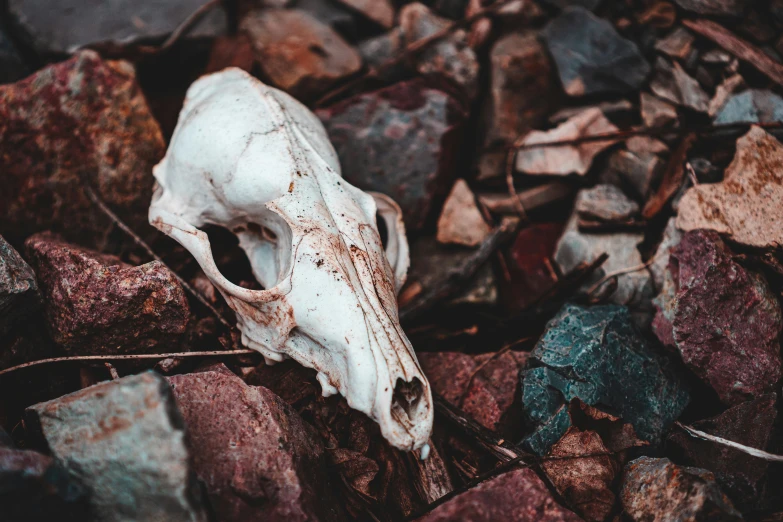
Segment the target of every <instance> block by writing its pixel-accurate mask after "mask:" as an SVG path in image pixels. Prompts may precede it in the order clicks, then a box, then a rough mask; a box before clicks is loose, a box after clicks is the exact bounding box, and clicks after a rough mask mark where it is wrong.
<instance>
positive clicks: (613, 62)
mask: <svg viewBox="0 0 783 522" xmlns="http://www.w3.org/2000/svg"><path fill="white" fill-rule="evenodd" d="M542 36H543V38H544V41H545V42H546V45H547V47H548V48H549V52H550V53H551V54H552V58H553V59H554V61H555V64H556V65H557V70H558V72H559V73H560V81H561V82H562V84H563V89H565V92H566V93H568V95H570V96H584V95H591V94H607V93H626V92H629V91H634V90H637V89H639V87H641V86H642V84H643V83H644V81H645V80H646V79H647V75H648V74H649V73H650V64H649V63H647V60H645V59H644V56H642V53H641V52H639V49H638V48H637V47H636V44H635V43H633V42H632V41H630V40H626V39H625V38H623V37H622V36H620V35H619V34H618V32H617V30H616V29H615V28H614V26H613V25H612V24H611V23H610V22H608V21H607V20H604V19H602V18H599V17H597V16H595V15H594V14H593V13H591V12H590V11H588V10H587V9H585V8H583V7H577V6H574V7H568V8H566V9H564V10H563V12H562V13H561V14H560V16H558V17H557V18H555V19H554V20H552V21H551V22H550V23H549V25H547V26H546V28H545V29H544V30H543V32H542ZM575 50H578V52H575Z"/></svg>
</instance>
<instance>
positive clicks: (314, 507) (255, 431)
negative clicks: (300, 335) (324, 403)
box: [168, 364, 345, 522]
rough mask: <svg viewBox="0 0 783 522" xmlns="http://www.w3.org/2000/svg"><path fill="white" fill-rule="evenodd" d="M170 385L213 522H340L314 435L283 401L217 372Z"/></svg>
mask: <svg viewBox="0 0 783 522" xmlns="http://www.w3.org/2000/svg"><path fill="white" fill-rule="evenodd" d="M168 382H169V384H170V385H171V389H172V391H173V394H174V397H175V398H176V401H177V404H178V406H179V410H180V412H181V413H182V416H183V418H184V420H185V424H186V425H187V427H188V443H187V444H188V448H189V449H190V452H191V454H192V455H193V469H194V471H195V472H196V475H197V476H198V477H199V479H201V481H202V482H203V483H204V484H205V485H206V489H207V493H208V495H209V498H210V504H211V506H212V509H213V510H214V512H215V515H216V516H217V519H219V520H221V521H223V522H232V521H235V522H245V521H247V522H251V521H254V520H257V521H269V522H273V521H291V522H296V521H306V520H320V521H328V520H334V521H338V520H345V514H344V513H343V512H342V510H341V508H340V507H339V504H338V502H337V500H336V498H335V497H334V495H333V493H332V489H331V486H330V484H329V479H328V474H327V470H326V460H325V456H324V448H323V445H322V443H321V439H320V437H319V435H318V433H317V432H316V431H315V430H314V429H313V428H312V427H311V426H310V425H308V424H307V423H305V422H304V421H303V420H302V418H301V417H299V415H298V414H297V413H296V412H295V411H293V410H292V409H291V408H290V407H289V406H288V404H286V403H285V402H283V400H282V399H280V397H278V396H277V395H275V394H274V393H272V392H271V391H269V390H268V389H266V388H264V387H261V386H248V385H247V384H245V382H244V381H243V380H242V379H240V378H239V377H237V376H236V375H235V374H233V373H232V372H231V371H230V370H229V369H228V368H226V367H225V366H224V365H222V364H218V365H214V366H211V367H209V368H206V369H204V370H202V371H198V372H196V373H190V374H184V375H175V376H173V377H169V378H168Z"/></svg>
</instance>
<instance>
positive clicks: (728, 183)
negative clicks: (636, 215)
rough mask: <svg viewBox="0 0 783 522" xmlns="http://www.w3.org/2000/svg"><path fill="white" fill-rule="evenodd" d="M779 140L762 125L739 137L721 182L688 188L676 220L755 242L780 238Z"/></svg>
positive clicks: (782, 171) (782, 179)
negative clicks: (732, 158) (735, 150)
mask: <svg viewBox="0 0 783 522" xmlns="http://www.w3.org/2000/svg"><path fill="white" fill-rule="evenodd" d="M781 223H783V144H781V143H780V142H779V141H778V140H776V139H775V138H774V137H773V136H771V135H770V134H768V133H767V132H766V131H764V129H762V128H761V127H753V128H752V129H751V130H750V131H749V132H748V133H747V134H746V135H745V136H743V137H742V138H740V139H739V140H737V154H736V155H735V156H734V161H732V163H731V165H729V167H728V168H727V169H726V174H725V176H724V179H723V181H722V182H721V183H715V184H701V185H698V186H696V187H692V188H690V189H688V191H687V192H686V193H685V195H684V196H683V197H682V200H681V201H680V205H679V216H678V217H677V226H678V227H679V228H680V229H682V230H695V229H697V228H707V229H710V230H715V231H716V232H718V233H720V234H725V235H727V236H729V237H730V238H731V239H732V240H733V241H736V242H737V243H741V244H743V245H748V246H753V247H774V246H777V245H781V244H783V227H781V226H780V224H781Z"/></svg>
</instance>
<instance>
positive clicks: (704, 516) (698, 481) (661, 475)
mask: <svg viewBox="0 0 783 522" xmlns="http://www.w3.org/2000/svg"><path fill="white" fill-rule="evenodd" d="M621 498H622V502H623V510H624V513H625V515H626V516H627V517H628V519H630V520H633V521H634V522H664V521H670V520H671V521H674V520H683V521H685V520H693V521H696V520H715V521H721V522H734V521H739V520H742V515H741V514H740V513H739V512H738V511H737V510H736V509H735V508H734V506H733V505H732V503H731V501H730V500H729V499H728V498H727V497H726V495H724V494H723V492H722V491H721V490H720V488H719V487H718V485H717V484H716V483H715V476H714V475H713V474H712V473H710V472H709V471H707V470H704V469H699V468H686V467H683V466H677V465H675V464H673V463H672V462H671V461H670V460H669V459H652V458H649V457H641V458H638V459H636V460H634V461H633V462H630V463H628V465H627V466H626V467H625V475H624V477H623V487H622V493H621Z"/></svg>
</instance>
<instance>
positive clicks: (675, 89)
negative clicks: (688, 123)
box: [650, 57, 710, 112]
mask: <svg viewBox="0 0 783 522" xmlns="http://www.w3.org/2000/svg"><path fill="white" fill-rule="evenodd" d="M650 90H652V92H653V93H655V95H656V96H660V97H661V98H663V99H664V100H668V101H670V102H672V103H674V104H677V105H681V106H683V107H687V108H689V109H691V110H694V111H697V112H707V111H708V110H709V104H710V97H709V96H708V95H707V93H706V92H704V89H702V88H701V85H699V82H697V81H696V80H695V79H694V78H692V77H690V76H689V75H688V73H687V72H685V70H684V69H683V68H682V67H681V66H680V64H679V63H677V62H669V61H668V60H666V59H665V58H661V57H658V59H657V60H656V61H655V76H654V77H653V79H652V81H651V82H650Z"/></svg>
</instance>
